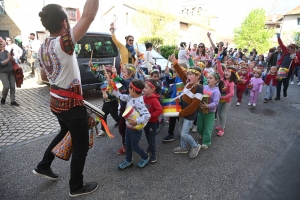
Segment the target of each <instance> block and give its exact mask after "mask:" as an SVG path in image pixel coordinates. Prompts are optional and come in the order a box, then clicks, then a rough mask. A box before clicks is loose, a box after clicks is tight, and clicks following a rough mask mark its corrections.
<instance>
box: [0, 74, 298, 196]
mask: <svg viewBox="0 0 300 200" xmlns="http://www.w3.org/2000/svg"><path fill="white" fill-rule="evenodd" d="M28 73H29V72H26V73H25V74H26V76H28ZM26 79H27V80H26V81H25V83H24V86H22V89H18V91H17V101H18V102H19V103H20V107H17V108H16V107H11V106H10V105H9V104H6V105H5V106H1V107H0V116H1V117H0V128H1V129H0V148H1V150H0V160H1V162H0V169H1V170H0V177H1V179H0V194H1V199H69V196H68V192H69V191H68V189H69V187H68V179H69V164H70V162H66V161H62V160H59V159H55V161H54V163H53V166H52V169H53V170H54V172H56V173H58V174H59V176H60V178H59V180H58V181H56V182H55V181H49V180H46V179H42V178H39V177H36V176H34V175H33V174H32V172H31V171H32V169H33V168H34V167H35V166H36V164H37V163H38V162H39V161H40V159H41V158H42V156H43V152H44V150H45V148H46V147H47V145H48V144H49V143H50V141H51V140H52V139H53V137H54V135H55V133H56V132H57V131H58V124H57V122H56V119H55V117H54V115H52V114H51V112H50V109H49V87H48V86H45V85H43V86H37V85H36V84H35V83H34V78H33V77H32V76H28V77H27V78H26ZM1 90H2V86H1V85H0V91H1ZM263 96H264V91H263V93H262V94H261V95H260V98H259V103H258V105H257V107H256V108H255V109H254V108H249V107H248V106H247V105H246V103H247V102H248V98H249V96H245V97H244V98H243V102H242V105H241V106H240V107H236V106H235V100H236V98H234V99H233V103H232V105H231V108H230V110H229V113H228V118H227V124H226V132H225V135H224V136H223V137H221V138H220V137H217V136H216V132H215V131H214V132H213V138H212V139H213V143H212V145H211V146H210V147H209V148H208V149H207V150H201V151H200V153H199V155H198V157H197V158H196V159H189V158H188V155H185V154H182V155H175V154H173V153H172V149H173V148H175V147H177V146H178V145H179V140H178V139H176V140H175V141H174V142H171V143H168V144H163V143H161V140H162V138H163V137H164V136H165V134H166V133H167V128H168V124H164V125H163V126H162V129H161V131H160V133H159V134H158V135H157V154H158V162H157V163H156V164H151V165H149V166H146V168H145V169H137V168H136V167H133V168H130V169H126V170H125V171H118V170H117V165H118V164H119V163H121V162H122V161H123V160H124V156H119V155H117V153H116V152H117V150H118V149H119V147H120V144H121V142H120V140H121V139H120V136H119V134H118V131H117V129H114V128H112V124H114V122H113V120H112V119H111V118H110V119H109V125H110V127H111V130H112V133H113V134H114V135H115V138H114V139H109V138H108V137H102V138H95V144H94V147H93V148H92V149H91V150H90V151H89V154H88V157H87V162H86V167H85V171H84V179H85V180H86V181H98V183H99V189H98V190H97V191H96V192H95V193H92V194H90V195H87V196H84V197H81V198H78V199H155V200H157V199H172V200H173V199H213V200H215V199H222V200H223V199H239V198H241V197H242V196H243V195H245V196H243V198H244V199H284V198H282V197H280V198H279V196H276V195H275V196H274V194H275V193H276V192H279V191H280V189H276V184H275V186H274V187H272V189H271V190H270V191H271V192H270V191H268V192H270V193H271V194H270V195H269V196H268V195H266V194H269V193H268V192H266V194H265V195H264V196H260V193H259V191H260V190H258V189H253V190H254V191H255V193H253V194H256V195H255V196H253V195H252V196H250V195H248V196H247V194H249V192H246V191H248V189H249V188H251V187H252V186H253V185H257V184H254V183H256V182H259V183H260V184H262V183H265V182H264V181H262V175H261V173H262V172H265V170H267V169H268V168H269V167H270V165H273V163H275V162H274V160H276V159H277V158H279V157H280V156H279V155H281V154H282V153H284V152H287V150H286V149H293V148H290V147H289V145H292V146H293V147H294V148H296V147H299V145H298V144H299V143H300V142H298V143H295V144H294V143H292V141H293V138H295V137H298V136H299V135H300V123H299V120H298V116H299V112H300V110H298V109H299V105H300V99H299V96H300V87H299V86H297V85H290V88H289V90H288V97H286V98H283V97H282V98H281V100H280V101H273V102H270V103H267V104H264V103H262V101H263ZM85 99H86V100H88V101H89V102H91V103H92V104H95V105H97V106H101V99H100V93H99V92H97V91H93V92H88V93H85ZM7 102H9V99H8V100H7ZM297 108H298V109H297ZM216 124H218V121H216ZM176 133H178V131H177V132H176ZM192 135H193V136H194V137H195V138H196V139H198V138H199V137H198V135H197V134H192ZM177 138H178V134H177ZM297 141H298V140H297ZM296 144H297V146H296ZM141 146H142V147H143V148H146V147H147V145H146V140H145V137H143V138H142V140H141ZM298 149H299V148H296V150H298ZM296 150H295V151H296ZM133 155H134V156H133V157H134V164H135V165H136V164H137V162H138V160H139V158H138V156H137V155H136V154H135V153H134V154H133ZM291 155H294V156H293V157H289V158H290V159H289V160H287V161H289V162H288V163H286V165H288V166H290V167H294V168H296V167H297V168H298V169H299V168H300V166H298V163H299V162H298V163H297V162H294V161H293V159H297V158H295V155H299V154H291ZM298 160H299V157H298ZM296 164H297V166H295V165H296ZM283 171H284V172H286V173H288V172H291V173H292V172H294V171H293V170H290V169H289V170H288V171H286V170H283ZM281 172H282V171H281ZM277 173H278V172H277ZM282 173H283V172H282ZM273 175H274V173H273ZM275 175H276V173H275ZM290 177H293V176H290ZM294 177H295V176H294ZM296 179H299V173H298V174H297V176H296ZM263 180H264V179H263ZM277 181H281V179H277ZM284 181H288V180H286V179H285V180H284ZM275 183H276V182H275ZM258 185H259V184H258ZM261 187H263V186H261ZM270 187H271V186H270ZM274 188H275V189H274ZM282 194H283V193H282ZM271 196H272V198H270V197H271ZM290 199H291V198H290Z"/></svg>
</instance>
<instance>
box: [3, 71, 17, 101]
mask: <svg viewBox="0 0 300 200" xmlns="http://www.w3.org/2000/svg"><path fill="white" fill-rule="evenodd" d="M0 80H1V82H2V84H3V90H2V98H3V99H6V97H7V94H8V90H10V101H11V102H14V101H15V100H16V99H15V98H16V78H15V74H14V71H11V72H7V73H0Z"/></svg>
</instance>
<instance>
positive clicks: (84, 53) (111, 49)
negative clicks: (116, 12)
mask: <svg viewBox="0 0 300 200" xmlns="http://www.w3.org/2000/svg"><path fill="white" fill-rule="evenodd" d="M92 51H93V55H92V62H93V63H94V64H98V65H99V66H101V65H113V64H114V58H115V62H116V63H115V66H116V67H117V70H118V71H119V69H118V68H119V66H120V54H119V51H118V49H117V47H116V45H115V44H114V43H113V41H112V39H111V35H110V34H108V33H99V32H87V33H86V34H85V36H83V37H82V38H81V39H80V40H79V41H78V42H77V44H76V45H75V52H76V57H77V62H78V66H79V69H80V75H81V84H82V90H91V89H99V88H100V86H101V84H102V83H101V82H100V81H99V80H98V79H97V78H95V77H94V75H93V74H92V72H91V69H90V67H89V66H88V63H89V61H90V59H91V54H92ZM34 67H35V70H34V74H35V79H36V82H37V83H38V84H43V83H48V79H47V76H46V74H45V72H44V70H41V69H40V65H39V61H38V59H36V61H35V63H34ZM99 71H100V73H103V70H102V69H99Z"/></svg>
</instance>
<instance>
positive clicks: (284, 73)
mask: <svg viewBox="0 0 300 200" xmlns="http://www.w3.org/2000/svg"><path fill="white" fill-rule="evenodd" d="M288 73H289V68H284V67H280V68H279V70H278V74H277V77H280V78H282V79H284V78H287V77H288Z"/></svg>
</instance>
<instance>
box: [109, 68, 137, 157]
mask: <svg viewBox="0 0 300 200" xmlns="http://www.w3.org/2000/svg"><path fill="white" fill-rule="evenodd" d="M121 70H122V78H121V81H120V83H121V84H122V86H123V90H122V92H121V94H129V88H128V85H129V83H130V82H131V80H133V78H134V76H135V72H136V69H135V67H134V65H132V64H127V65H125V66H124V67H122V69H121ZM112 72H113V73H117V71H116V68H115V67H113V68H112ZM126 103H127V102H125V101H122V99H121V101H120V114H119V117H120V122H119V133H120V135H121V136H122V147H121V148H120V149H119V150H118V152H117V153H118V154H119V155H124V154H125V151H126V150H125V130H126V124H125V119H124V118H123V117H122V115H123V113H124V111H125V108H126Z"/></svg>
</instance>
